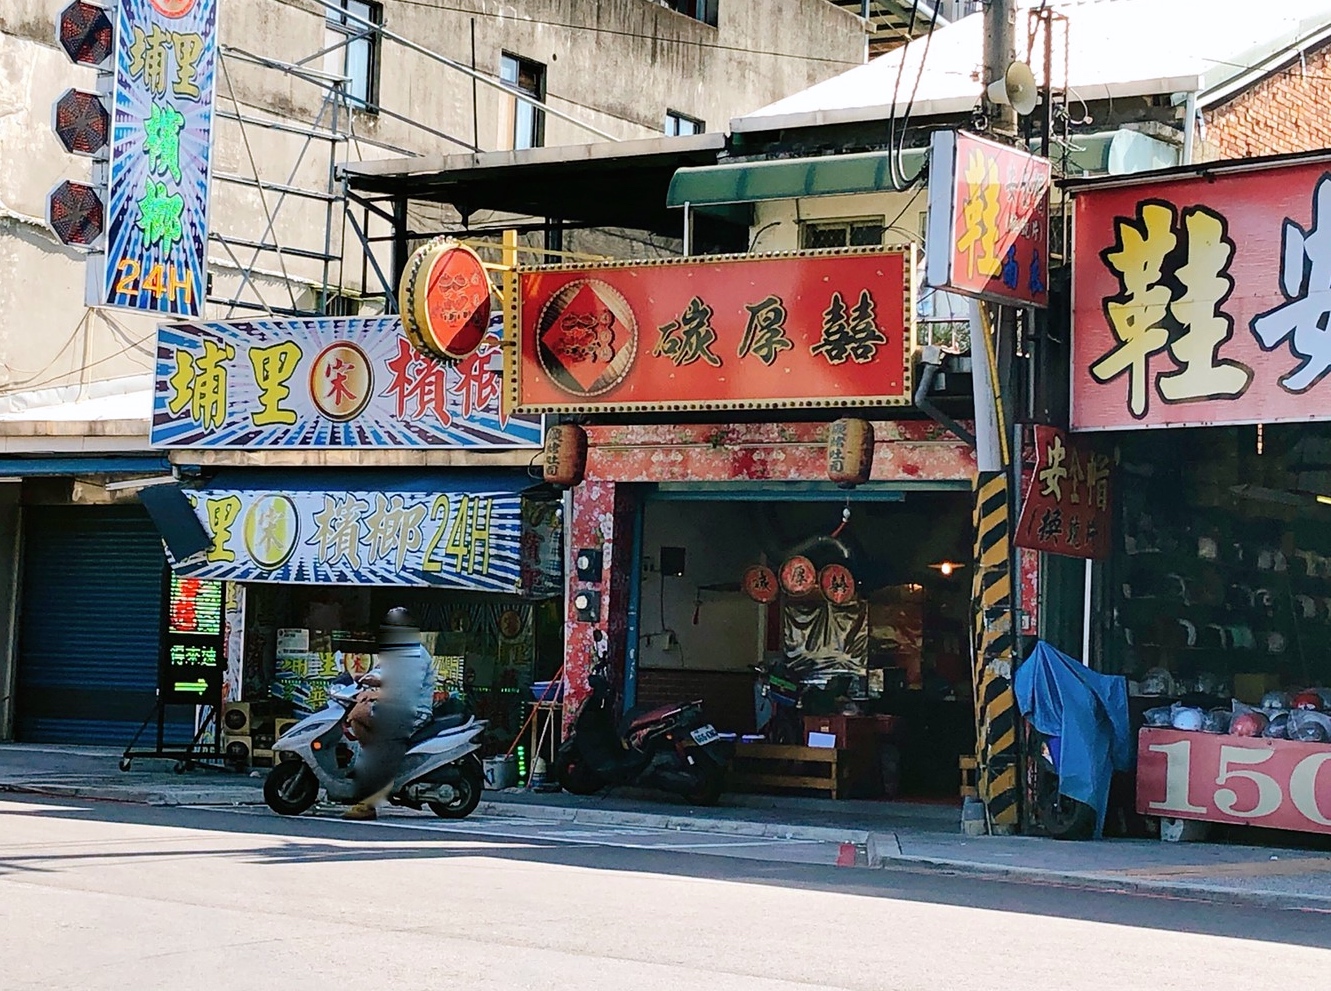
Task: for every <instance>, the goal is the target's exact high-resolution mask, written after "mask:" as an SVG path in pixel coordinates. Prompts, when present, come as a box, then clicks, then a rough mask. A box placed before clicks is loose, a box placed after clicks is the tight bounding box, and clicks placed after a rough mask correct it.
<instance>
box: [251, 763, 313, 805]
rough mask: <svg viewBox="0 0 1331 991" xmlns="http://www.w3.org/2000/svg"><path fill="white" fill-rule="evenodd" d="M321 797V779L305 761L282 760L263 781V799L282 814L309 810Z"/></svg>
mask: <svg viewBox="0 0 1331 991" xmlns="http://www.w3.org/2000/svg"><path fill="white" fill-rule="evenodd" d="M318 798H319V779H318V778H316V777H315V776H314V772H313V771H311V770H310V769H309V767H307V766H306V765H305V762H304V761H299V760H287V761H282V762H281V763H279V764H278V765H277V766H276V767H274V768H273V769H272V770H271V771H269V772H268V777H267V779H266V780H265V781H264V783H263V800H264V802H266V803H267V804H268V807H269V808H270V809H272V810H273V811H274V812H276V813H277V814H278V815H280V816H298V815H301V814H302V813H305V812H308V811H309V810H310V809H311V808H312V807H313V806H314V803H315V802H316V801H317V800H318Z"/></svg>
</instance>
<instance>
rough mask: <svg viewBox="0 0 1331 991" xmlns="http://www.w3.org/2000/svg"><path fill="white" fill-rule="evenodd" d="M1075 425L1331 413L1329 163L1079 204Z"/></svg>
mask: <svg viewBox="0 0 1331 991" xmlns="http://www.w3.org/2000/svg"><path fill="white" fill-rule="evenodd" d="M1074 217H1075V228H1074V229H1075V238H1074V248H1073V255H1072V257H1073V265H1072V279H1073V314H1072V321H1073V323H1072V427H1073V429H1074V430H1115V429H1122V428H1132V427H1163V426H1181V425H1189V424H1196V425H1218V424H1235V423H1274V422H1279V421H1282V420H1283V421H1289V420H1327V419H1331V382H1327V381H1324V379H1325V378H1326V376H1327V373H1328V372H1331V327H1329V326H1328V325H1327V320H1328V316H1331V158H1328V159H1326V160H1322V161H1314V162H1296V163H1279V164H1275V165H1267V166H1263V167H1261V168H1248V169H1244V170H1242V171H1230V170H1226V169H1225V168H1224V167H1223V166H1217V168H1216V169H1215V170H1214V171H1208V172H1206V173H1204V174H1202V175H1186V176H1182V177H1177V176H1175V177H1169V178H1161V179H1157V180H1153V181H1145V182H1135V183H1129V184H1125V185H1110V186H1105V187H1099V186H1093V187H1090V188H1087V189H1083V190H1079V191H1077V193H1076V199H1075V212H1074Z"/></svg>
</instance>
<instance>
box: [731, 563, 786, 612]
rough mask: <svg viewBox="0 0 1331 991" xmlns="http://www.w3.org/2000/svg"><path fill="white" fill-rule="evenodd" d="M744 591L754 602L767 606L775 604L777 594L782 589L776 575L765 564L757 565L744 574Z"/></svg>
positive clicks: (742, 584) (741, 583) (742, 582)
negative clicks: (770, 603)
mask: <svg viewBox="0 0 1331 991" xmlns="http://www.w3.org/2000/svg"><path fill="white" fill-rule="evenodd" d="M740 585H741V587H743V589H744V594H745V595H747V596H748V597H749V598H750V599H752V600H753V601H754V602H761V603H762V604H763V605H767V604H768V603H769V602H775V601H776V596H777V592H779V591H780V588H779V587H778V586H777V583H776V574H775V572H773V571H772V569H771V568H769V567H768V566H767V565H765V564H755V565H753V566H752V567H750V568H748V569H747V570H746V571H745V572H744V579H743V580H742V581H741V582H740Z"/></svg>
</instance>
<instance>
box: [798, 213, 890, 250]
mask: <svg viewBox="0 0 1331 991" xmlns="http://www.w3.org/2000/svg"><path fill="white" fill-rule="evenodd" d="M882 243H883V218H882V217H855V218H847V219H845V220H817V221H805V222H804V223H802V224H801V225H800V247H801V248H804V249H805V250H808V251H812V250H816V249H818V248H859V247H870V246H874V245H881V244H882Z"/></svg>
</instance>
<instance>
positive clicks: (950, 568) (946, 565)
mask: <svg viewBox="0 0 1331 991" xmlns="http://www.w3.org/2000/svg"><path fill="white" fill-rule="evenodd" d="M929 567H931V568H933V569H934V570H935V571H939V572H941V573H942V575H943V577H944V578H951V577H952V575H953V574H955V573H956V572H958V571H960V570H961V569H962V568H964V567H966V566H965V565H964V564H958V563H957V562H956V561H938V562H936V563H934V564H931V565H929Z"/></svg>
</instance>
